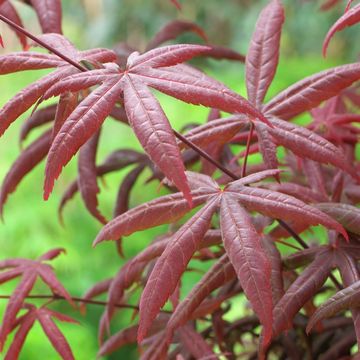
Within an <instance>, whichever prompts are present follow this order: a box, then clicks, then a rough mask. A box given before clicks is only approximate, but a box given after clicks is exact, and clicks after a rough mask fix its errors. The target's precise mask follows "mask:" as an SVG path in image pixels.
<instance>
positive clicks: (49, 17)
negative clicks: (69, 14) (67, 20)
mask: <svg viewBox="0 0 360 360" xmlns="http://www.w3.org/2000/svg"><path fill="white" fill-rule="evenodd" d="M31 5H32V6H33V8H34V9H35V11H36V14H37V16H38V18H39V22H40V25H41V29H42V31H43V32H44V33H58V34H61V33H62V31H61V0H31Z"/></svg>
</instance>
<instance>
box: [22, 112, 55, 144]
mask: <svg viewBox="0 0 360 360" xmlns="http://www.w3.org/2000/svg"><path fill="white" fill-rule="evenodd" d="M56 107H57V105H49V106H47V107H45V108H43V109H39V110H36V111H35V112H34V113H33V114H32V115H31V116H30V117H29V118H28V119H26V121H25V122H23V124H22V126H21V130H20V136H19V137H20V142H23V141H24V140H26V138H27V137H28V135H29V133H30V132H31V131H32V130H33V129H35V128H37V127H39V126H41V125H44V124H46V123H48V122H51V121H53V120H54V119H55V113H56Z"/></svg>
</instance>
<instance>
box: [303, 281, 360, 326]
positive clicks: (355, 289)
mask: <svg viewBox="0 0 360 360" xmlns="http://www.w3.org/2000/svg"><path fill="white" fill-rule="evenodd" d="M359 294H360V280H359V281H357V282H355V283H353V284H351V285H350V286H348V287H346V288H345V289H342V290H340V291H338V292H337V293H336V294H335V295H334V296H332V297H330V298H329V299H327V300H326V301H325V302H323V303H322V304H321V305H320V306H319V307H318V308H317V310H316V312H315V313H314V314H313V315H312V316H311V318H310V320H309V323H308V325H307V327H306V332H308V333H309V332H310V331H311V330H312V328H313V327H314V326H315V325H316V324H317V323H318V322H319V321H321V320H323V319H325V318H327V317H329V316H333V315H335V314H337V313H338V312H340V311H344V310H348V309H350V308H352V307H358V306H359V303H360V300H359V296H360V295H359Z"/></svg>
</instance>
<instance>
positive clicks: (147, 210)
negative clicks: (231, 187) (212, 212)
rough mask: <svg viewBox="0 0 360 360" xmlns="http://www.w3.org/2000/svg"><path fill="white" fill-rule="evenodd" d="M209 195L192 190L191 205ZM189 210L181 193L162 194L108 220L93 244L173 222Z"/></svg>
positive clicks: (197, 204)
mask: <svg viewBox="0 0 360 360" xmlns="http://www.w3.org/2000/svg"><path fill="white" fill-rule="evenodd" d="M211 195H212V194H209V193H208V192H206V193H202V192H199V193H197V192H193V193H192V200H193V201H192V204H193V206H194V207H196V206H199V205H200V204H202V203H204V202H205V201H206V200H207V199H208V197H209V196H211ZM190 210H191V208H190V207H189V204H188V202H187V201H186V200H185V199H184V197H183V195H182V194H181V193H176V194H172V195H167V196H162V197H160V198H158V199H155V200H152V201H150V202H147V203H145V204H142V205H139V206H137V207H135V208H133V209H131V210H129V211H127V212H126V213H125V214H122V215H120V216H118V217H116V218H115V219H113V220H111V221H110V222H108V223H107V224H106V225H105V226H104V227H103V229H102V230H101V231H100V233H99V234H98V236H97V237H96V239H95V241H94V243H93V245H94V246H95V245H97V244H98V243H100V242H102V241H104V240H117V239H119V238H120V237H121V236H126V235H130V234H132V233H134V232H135V231H139V230H145V229H148V228H150V227H154V226H158V225H161V224H166V223H171V222H174V221H176V220H178V219H180V218H181V217H183V216H184V215H185V214H186V213H188V212H189V211H190Z"/></svg>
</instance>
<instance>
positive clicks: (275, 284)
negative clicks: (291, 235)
mask: <svg viewBox="0 0 360 360" xmlns="http://www.w3.org/2000/svg"><path fill="white" fill-rule="evenodd" d="M261 245H262V248H263V249H264V250H265V253H266V255H267V258H268V259H269V261H270V264H271V290H272V297H273V304H274V305H275V304H277V303H278V302H279V300H280V299H281V298H282V296H283V295H284V282H283V276H282V270H283V269H282V263H281V254H280V252H279V250H278V249H277V247H276V245H275V243H274V241H273V239H272V238H270V237H269V236H262V237H261Z"/></svg>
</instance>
